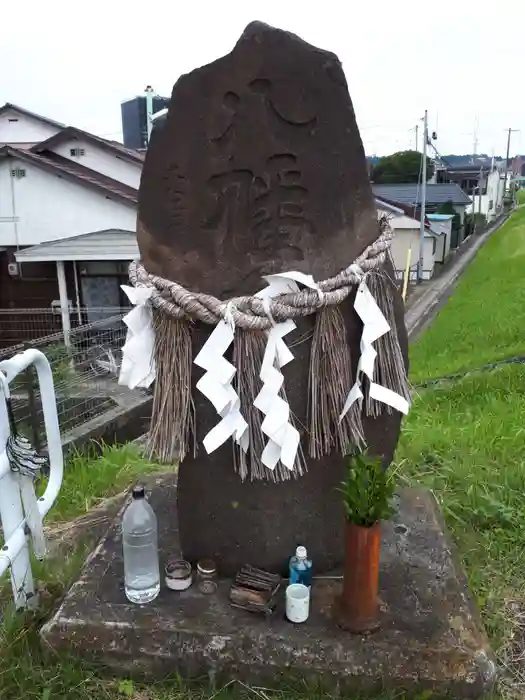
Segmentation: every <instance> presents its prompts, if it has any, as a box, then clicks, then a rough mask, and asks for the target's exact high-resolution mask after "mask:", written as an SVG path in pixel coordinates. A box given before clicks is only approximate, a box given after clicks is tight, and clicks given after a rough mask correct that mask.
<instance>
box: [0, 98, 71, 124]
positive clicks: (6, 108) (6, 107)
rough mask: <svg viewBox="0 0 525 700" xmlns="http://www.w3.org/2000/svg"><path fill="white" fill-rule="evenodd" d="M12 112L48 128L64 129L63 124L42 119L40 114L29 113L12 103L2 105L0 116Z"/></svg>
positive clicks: (46, 118)
mask: <svg viewBox="0 0 525 700" xmlns="http://www.w3.org/2000/svg"><path fill="white" fill-rule="evenodd" d="M10 110H12V111H13V112H18V113H19V114H22V115H25V116H26V117H32V118H33V119H38V121H40V122H44V123H45V124H49V125H50V126H56V127H57V128H58V129H63V128H64V127H65V124H61V123H60V122H56V121H55V120H54V119H49V117H43V116H42V115H41V114H37V113H36V112H31V111H30V110H28V109H25V108H24V107H19V106H18V105H15V104H13V103H12V102H6V103H5V104H4V105H2V106H1V107H0V115H1V114H3V113H4V112H7V111H10Z"/></svg>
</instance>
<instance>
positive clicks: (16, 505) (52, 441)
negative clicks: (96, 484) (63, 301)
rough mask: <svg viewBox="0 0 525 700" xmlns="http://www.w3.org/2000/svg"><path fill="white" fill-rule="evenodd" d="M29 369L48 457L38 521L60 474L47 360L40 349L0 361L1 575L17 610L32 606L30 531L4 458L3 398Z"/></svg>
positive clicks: (55, 493)
mask: <svg viewBox="0 0 525 700" xmlns="http://www.w3.org/2000/svg"><path fill="white" fill-rule="evenodd" d="M32 364H34V365H35V369H36V371H37V375H38V383H39V387H40V395H41V397H42V409H43V413H44V425H45V431H46V441H47V449H48V456H49V465H50V472H49V480H48V484H47V488H46V490H45V492H44V494H43V495H42V496H41V497H40V498H38V499H37V501H36V502H37V505H38V514H37V515H38V516H39V517H40V518H41V519H43V518H44V517H45V516H46V515H47V513H48V512H49V510H50V508H51V507H52V505H53V503H54V502H55V500H56V498H57V496H58V493H59V491H60V487H61V485H62V476H63V472H64V459H63V454H62V442H61V439H60V429H59V425H58V416H57V407H56V400H55V389H54V385H53V375H52V372H51V367H50V365H49V362H48V361H47V358H46V357H45V355H44V354H43V353H41V352H40V351H39V350H34V349H30V350H24V352H21V353H19V354H18V355H15V356H14V357H12V358H11V359H9V360H2V361H0V521H1V523H2V529H3V534H4V545H3V547H2V549H1V550H0V576H1V575H3V574H4V573H5V572H6V571H7V570H8V569H10V574H11V585H12V589H13V597H14V601H15V605H16V607H17V608H24V607H33V606H34V605H35V604H36V602H37V599H36V596H35V587H34V582H33V574H32V571H31V561H30V556H29V536H28V532H30V528H28V522H27V518H26V515H29V514H26V513H24V506H23V499H22V494H21V489H20V484H21V481H20V479H19V478H18V475H17V474H15V473H13V472H12V471H11V468H10V464H9V460H8V457H7V451H6V446H7V440H8V437H9V434H10V427H9V420H8V414H7V407H6V403H5V400H4V394H5V395H6V396H9V384H10V382H12V381H13V379H14V378H15V377H16V376H17V375H18V374H20V373H21V372H23V371H24V370H26V369H27V368H28V367H29V366H30V365H32Z"/></svg>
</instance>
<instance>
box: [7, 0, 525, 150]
mask: <svg viewBox="0 0 525 700" xmlns="http://www.w3.org/2000/svg"><path fill="white" fill-rule="evenodd" d="M163 7H164V9H161V8H163ZM343 7H346V8H347V9H344V10H343V9H341V8H343ZM484 7H486V8H487V9H486V10H484V9H483V8H484ZM489 7H491V8H492V9H491V11H490V12H489V10H488V8H489ZM351 8H355V9H351ZM358 8H359V9H358ZM494 8H496V3H494V2H490V4H489V2H488V0H485V1H484V0H481V1H479V0H478V2H471V1H470V0H439V2H429V0H398V2H392V1H391V0H368V1H364V2H360V3H357V2H351V1H350V0H339V1H334V0H316V1H315V2H311V1H310V0H302V1H301V2H299V1H297V0H295V1H293V2H292V1H291V0H288V1H287V0H265V1H264V2H255V1H252V0H243V1H242V2H239V1H237V0H235V1H230V2H226V0H223V1H222V2H221V0H193V1H192V0H189V1H187V2H180V1H179V2H176V1H175V2H174V1H173V0H172V2H167V1H165V2H161V0H147V1H144V0H143V1H142V2H140V3H139V2H135V0H125V1H124V0H104V1H101V0H90V1H89V2H82V1H80V2H78V1H77V2H71V0H69V2H63V1H62V0H48V1H47V2H41V0H18V1H17V0H14V1H9V0H3V1H2V2H1V9H0V17H1V25H2V31H1V33H0V103H2V104H3V103H4V102H14V103H16V104H19V105H21V106H24V107H26V108H27V109H30V110H33V111H35V112H38V113H40V114H43V115H46V116H48V117H51V118H53V119H56V120H58V121H61V122H65V123H67V124H72V125H74V126H78V127H80V128H83V129H86V130H88V131H92V132H94V133H97V134H100V135H104V136H107V137H108V138H114V139H120V138H121V124H120V103H121V101H122V100H124V99H126V98H129V97H132V96H134V95H135V94H138V93H140V92H141V91H142V90H143V88H144V87H145V86H146V85H147V84H148V83H149V84H151V85H152V86H153V87H154V88H155V90H156V91H157V92H158V93H159V94H167V95H169V94H170V93H171V88H172V86H173V83H174V82H175V81H176V79H177V77H178V76H179V75H180V74H181V73H185V72H188V71H190V70H191V69H192V68H195V67H197V66H199V65H201V64H204V63H208V62H210V61H212V60H214V59H215V58H218V57H219V56H221V55H223V54H225V53H227V52H228V51H230V50H231V48H232V47H233V45H234V44H235V42H236V40H237V38H238V37H239V35H240V34H241V32H242V30H243V29H244V27H245V25H246V24H248V22H250V21H251V20H254V19H259V20H262V21H265V22H267V23H269V24H273V25H275V26H278V27H281V28H283V29H288V30H290V31H293V32H294V33H296V34H299V35H300V36H301V37H302V38H303V39H305V40H306V41H308V42H309V43H312V44H315V45H317V46H320V47H322V48H326V49H330V50H331V51H333V52H335V53H337V54H338V56H339V58H340V59H341V61H342V62H343V67H344V70H345V73H346V77H347V80H348V85H349V89H350V94H351V96H352V100H353V103H354V108H355V111H356V114H357V119H358V124H359V127H360V130H361V135H362V138H363V141H364V144H365V149H366V151H367V153H368V154H369V155H372V154H374V153H377V154H385V153H389V152H392V151H395V150H400V149H405V148H408V147H411V146H412V147H413V145H414V143H415V141H414V131H410V129H412V128H413V127H414V126H415V125H416V124H417V123H418V122H419V123H421V122H420V121H419V120H420V118H421V117H422V116H423V112H424V110H425V108H426V109H428V113H429V126H430V129H431V130H432V129H435V130H436V131H437V133H438V141H437V142H436V144H437V147H438V149H439V150H440V152H441V153H465V152H468V153H470V152H472V148H473V142H474V130H475V128H476V121H477V120H478V122H479V126H478V139H479V145H478V152H485V153H488V154H489V155H490V154H491V153H492V151H493V149H494V151H495V152H496V154H502V155H504V153H505V149H506V133H505V129H508V127H512V128H515V129H523V133H517V134H513V141H512V147H511V153H516V152H521V153H523V152H525V87H524V83H525V79H524V76H525V39H524V36H525V2H523V0H505V2H504V3H502V4H501V9H500V10H498V11H496V10H495V9H494ZM420 135H421V131H420Z"/></svg>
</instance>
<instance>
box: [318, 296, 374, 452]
mask: <svg viewBox="0 0 525 700" xmlns="http://www.w3.org/2000/svg"><path fill="white" fill-rule="evenodd" d="M352 383H353V382H352V361H351V356H350V348H349V346H348V338H347V333H346V326H345V321H344V318H343V315H342V313H341V311H340V309H339V307H338V306H327V307H325V308H323V309H321V310H320V311H318V312H317V314H316V318H315V329H314V336H313V339H312V349H311V353H310V374H309V382H308V384H309V386H308V393H309V405H308V413H309V425H310V450H309V452H310V457H313V458H314V459H319V458H320V457H323V456H324V455H328V454H330V452H331V451H332V449H333V447H336V449H337V450H339V452H340V453H341V454H343V455H346V454H349V453H350V452H354V451H355V450H356V449H357V450H359V449H362V448H363V447H364V446H365V437H364V432H363V425H362V421H361V406H360V403H359V402H357V401H356V402H355V403H354V404H353V406H352V407H351V408H350V410H349V411H348V413H347V414H346V415H345V416H344V418H343V420H342V421H340V420H339V416H340V414H341V410H342V408H343V406H344V403H345V401H346V397H347V395H348V392H349V390H350V388H351V386H352Z"/></svg>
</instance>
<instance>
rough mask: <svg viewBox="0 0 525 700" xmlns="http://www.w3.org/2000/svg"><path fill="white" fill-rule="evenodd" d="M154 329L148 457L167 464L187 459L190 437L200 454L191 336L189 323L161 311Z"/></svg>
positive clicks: (194, 447) (157, 315)
mask: <svg viewBox="0 0 525 700" xmlns="http://www.w3.org/2000/svg"><path fill="white" fill-rule="evenodd" d="M154 326H155V350H154V353H155V366H156V379H155V390H154V396H153V410H152V415H151V426H150V432H149V436H148V442H147V446H146V454H147V455H148V457H149V458H154V459H157V460H158V461H160V462H162V463H164V464H166V463H173V462H175V461H178V460H180V461H182V460H183V459H184V457H185V456H186V454H187V452H188V448H189V441H190V434H192V435H193V439H194V446H193V449H194V453H195V452H196V443H195V406H194V404H193V401H192V398H191V363H192V350H191V334H190V328H189V324H188V322H187V321H184V320H181V319H174V318H171V317H170V316H168V315H167V314H164V313H162V312H159V311H157V312H155V314H154Z"/></svg>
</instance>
